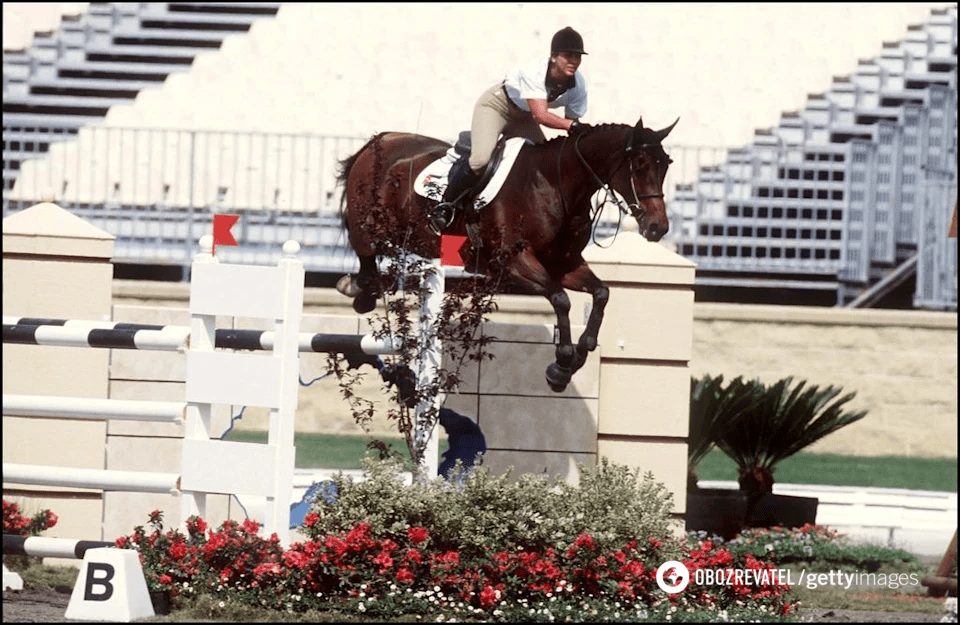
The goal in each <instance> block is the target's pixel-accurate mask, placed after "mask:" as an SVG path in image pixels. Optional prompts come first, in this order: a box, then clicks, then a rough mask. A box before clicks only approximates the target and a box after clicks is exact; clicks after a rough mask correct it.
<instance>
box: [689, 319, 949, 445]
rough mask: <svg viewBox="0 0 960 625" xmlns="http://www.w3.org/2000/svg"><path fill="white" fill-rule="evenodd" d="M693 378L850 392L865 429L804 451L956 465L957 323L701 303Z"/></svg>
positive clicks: (695, 331)
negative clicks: (784, 381) (802, 383)
mask: <svg viewBox="0 0 960 625" xmlns="http://www.w3.org/2000/svg"><path fill="white" fill-rule="evenodd" d="M693 344H694V354H693V359H692V360H691V363H690V366H691V373H692V374H693V375H695V376H700V375H703V374H706V373H709V374H710V375H714V376H715V375H719V374H723V376H724V378H725V379H733V378H735V377H736V376H738V375H742V376H744V377H745V378H759V379H761V380H762V381H764V382H765V383H768V384H769V383H773V382H776V381H777V380H780V379H781V378H785V377H787V376H793V377H794V379H795V380H806V381H807V383H808V384H816V385H819V386H821V387H824V386H829V385H834V386H842V387H843V389H844V391H846V392H850V391H856V393H857V395H856V397H855V398H854V399H853V400H852V401H851V402H849V404H848V406H849V408H850V409H857V410H862V409H866V410H868V411H869V412H868V414H867V416H866V417H865V418H864V419H862V420H861V421H859V422H857V423H854V424H851V425H849V426H847V427H845V428H843V429H841V430H838V431H837V432H835V433H833V434H831V435H830V436H828V437H826V438H824V439H823V440H821V441H820V442H818V443H816V444H815V445H813V446H811V447H809V448H808V449H807V450H806V451H813V452H819V453H838V454H847V455H858V456H879V455H898V456H929V457H937V456H939V457H952V458H956V457H957V315H956V313H946V312H932V311H916V310H911V311H897V310H864V309H836V308H803V307H795V306H761V305H730V304H702V303H701V304H697V305H696V306H695V307H694V324H693Z"/></svg>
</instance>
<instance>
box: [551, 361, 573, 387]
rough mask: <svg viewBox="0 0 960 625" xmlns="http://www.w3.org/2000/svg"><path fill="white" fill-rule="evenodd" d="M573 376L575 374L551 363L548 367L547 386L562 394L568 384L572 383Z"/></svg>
mask: <svg viewBox="0 0 960 625" xmlns="http://www.w3.org/2000/svg"><path fill="white" fill-rule="evenodd" d="M572 376H573V372H571V371H570V369H568V368H566V367H561V366H560V365H558V364H557V363H555V362H554V363H551V364H550V366H548V367H547V372H546V378H547V384H549V385H550V390H552V391H554V392H556V393H560V392H562V391H563V390H564V389H565V388H567V384H569V383H570V378H571V377H572Z"/></svg>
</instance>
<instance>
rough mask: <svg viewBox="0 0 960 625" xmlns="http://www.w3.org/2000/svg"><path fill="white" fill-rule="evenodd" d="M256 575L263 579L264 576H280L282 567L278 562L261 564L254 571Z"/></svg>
mask: <svg viewBox="0 0 960 625" xmlns="http://www.w3.org/2000/svg"><path fill="white" fill-rule="evenodd" d="M253 573H254V575H256V576H257V577H261V576H263V575H268V574H269V575H280V565H279V564H277V563H276V562H266V563H264V564H259V565H257V567H256V568H255V569H253Z"/></svg>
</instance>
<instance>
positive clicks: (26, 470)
mask: <svg viewBox="0 0 960 625" xmlns="http://www.w3.org/2000/svg"><path fill="white" fill-rule="evenodd" d="M3 483H4V484H25V485H31V486H67V487H73V488H92V489H96V490H107V491H127V492H135V493H170V494H177V493H179V492H180V476H179V475H178V474H176V473H153V472H150V471H115V470H111V469H78V468H72V467H51V466H43V465H36V464H13V463H6V462H4V463H3Z"/></svg>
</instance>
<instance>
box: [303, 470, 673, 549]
mask: <svg viewBox="0 0 960 625" xmlns="http://www.w3.org/2000/svg"><path fill="white" fill-rule="evenodd" d="M367 466H368V470H369V472H370V477H369V479H367V480H365V481H363V482H353V481H351V480H350V479H349V478H345V477H343V476H337V477H336V478H335V479H334V481H335V482H336V485H337V490H338V492H339V497H338V499H337V500H336V502H335V503H331V502H328V501H324V500H322V499H321V500H319V501H318V503H317V504H316V505H315V507H314V508H313V509H312V512H315V513H316V514H317V515H318V520H317V522H316V524H314V525H313V526H312V527H311V528H309V534H310V536H311V537H314V536H320V535H323V534H328V533H335V532H345V531H348V530H349V529H350V528H352V527H354V526H355V525H356V524H357V523H358V522H360V521H367V522H369V523H370V524H371V530H372V532H373V533H374V534H375V535H379V536H388V537H394V538H395V539H400V538H402V536H403V535H404V533H405V532H406V531H407V530H408V529H409V528H411V527H428V528H430V532H431V537H432V538H431V540H432V541H433V544H434V545H435V546H436V547H437V548H440V549H455V550H459V551H460V552H461V553H468V554H471V555H476V556H480V555H482V554H485V553H488V551H489V549H491V548H497V549H518V550H524V549H541V550H542V549H544V548H545V546H548V545H549V546H554V547H557V548H562V549H565V548H567V547H569V546H570V545H572V544H573V543H574V542H575V541H576V540H577V537H578V536H580V535H581V534H583V533H588V534H590V535H591V536H592V537H593V538H594V539H595V540H596V541H597V543H598V546H599V547H598V548H600V549H608V548H619V547H620V546H622V545H623V544H624V543H625V542H627V541H629V540H636V539H637V538H638V537H650V536H658V537H659V536H667V535H669V534H670V529H671V523H672V521H671V520H670V513H671V511H672V510H673V501H672V495H671V494H670V493H669V492H668V491H667V490H666V488H665V487H664V486H663V485H662V484H659V483H657V482H655V481H654V480H653V476H652V475H651V474H647V475H645V476H644V477H643V478H642V479H641V478H640V477H639V472H638V471H637V470H631V469H629V468H627V467H625V466H621V465H613V464H610V463H609V462H608V461H607V460H606V459H602V460H601V462H600V463H599V464H598V465H597V466H596V467H583V466H581V467H580V482H579V485H578V486H576V487H574V486H569V485H568V484H566V483H564V482H563V481H560V480H556V479H553V478H548V477H543V476H537V475H530V474H527V475H522V476H520V477H519V479H517V480H516V481H512V480H511V479H509V476H504V477H496V476H491V475H490V474H489V473H487V472H486V471H485V470H484V469H483V468H480V469H478V470H475V471H472V472H470V473H469V475H467V476H465V478H464V479H463V486H462V487H458V486H456V485H454V484H453V483H451V482H447V481H446V480H432V481H429V482H426V483H417V484H414V485H411V486H409V487H403V477H402V476H401V466H400V465H399V464H398V463H396V462H393V461H382V462H368V463H367Z"/></svg>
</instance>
